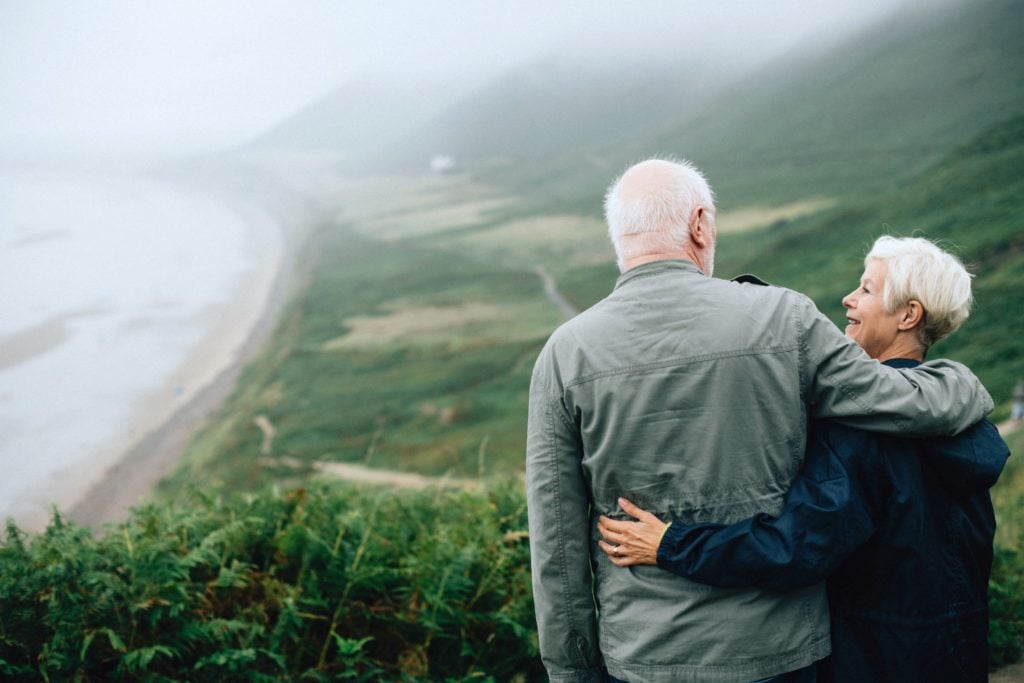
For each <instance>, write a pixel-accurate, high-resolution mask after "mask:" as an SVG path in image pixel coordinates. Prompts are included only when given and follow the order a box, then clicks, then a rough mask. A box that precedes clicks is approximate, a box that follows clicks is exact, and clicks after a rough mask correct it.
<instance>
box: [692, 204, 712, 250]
mask: <svg viewBox="0 0 1024 683" xmlns="http://www.w3.org/2000/svg"><path fill="white" fill-rule="evenodd" d="M689 227H690V239H691V240H692V241H693V243H694V244H696V245H697V246H698V247H700V248H701V249H704V248H705V247H707V246H708V245H710V244H711V233H710V230H709V228H708V222H707V221H706V220H704V207H703V206H698V207H697V208H696V209H694V210H693V213H691V214H690V226H689Z"/></svg>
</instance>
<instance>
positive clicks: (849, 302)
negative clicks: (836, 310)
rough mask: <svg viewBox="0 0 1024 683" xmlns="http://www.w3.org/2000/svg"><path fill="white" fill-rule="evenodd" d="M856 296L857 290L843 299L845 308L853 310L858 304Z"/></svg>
mask: <svg viewBox="0 0 1024 683" xmlns="http://www.w3.org/2000/svg"><path fill="white" fill-rule="evenodd" d="M855 294H857V290H856V289H855V290H853V291H852V292H850V293H849V294H847V295H846V296H844V297H843V307H845V308H853V305H854V304H855V303H856V301H855V300H854V298H853V297H854V295H855Z"/></svg>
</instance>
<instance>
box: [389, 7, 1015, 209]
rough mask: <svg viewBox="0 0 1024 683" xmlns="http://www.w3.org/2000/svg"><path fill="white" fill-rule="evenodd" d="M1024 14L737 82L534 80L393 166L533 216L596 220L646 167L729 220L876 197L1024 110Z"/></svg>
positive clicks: (959, 20)
mask: <svg viewBox="0 0 1024 683" xmlns="http://www.w3.org/2000/svg"><path fill="white" fill-rule="evenodd" d="M1022 31H1024V6H1022V5H1021V4H1020V3H1019V2H1016V1H1015V0H979V1H978V2H963V3H956V4H948V3H942V4H938V5H936V6H934V7H930V8H922V7H920V6H918V7H910V8H905V9H904V10H902V11H900V12H898V13H897V14H895V15H893V16H890V17H887V18H886V19H885V20H883V21H880V22H879V23H878V24H877V25H875V26H872V27H869V28H868V29H866V30H864V31H863V32H861V33H858V34H857V35H855V36H852V37H850V38H849V39H847V40H846V41H845V42H844V43H842V44H840V45H835V44H832V45H828V46H827V47H826V46H821V45H818V46H813V47H810V48H808V49H807V50H800V51H796V52H794V53H793V54H790V55H787V56H785V57H783V58H780V59H778V60H775V61H772V62H770V63H767V64H764V65H763V66H762V67H761V68H760V69H758V70H756V71H755V72H753V73H749V74H747V75H746V76H744V77H742V78H737V77H736V76H735V75H729V74H725V75H719V74H714V73H711V72H710V70H709V69H708V68H707V67H704V66H702V65H700V64H693V63H677V64H668V65H644V64H632V65H628V66H626V67H625V68H623V69H622V70H621V71H616V72H614V73H610V72H600V71H597V70H595V69H594V68H587V67H583V66H579V65H575V66H570V65H559V64H558V63H542V64H533V65H530V66H529V67H528V68H524V69H522V70H520V71H516V72H513V73H510V74H508V75H507V76H506V77H505V78H503V79H502V80H501V81H499V82H497V83H495V84H493V85H492V86H490V87H488V88H486V89H484V90H483V91H480V92H477V93H474V94H473V95H472V96H470V97H468V98H467V99H466V100H464V101H463V102H461V103H460V104H458V105H456V106H454V107H452V108H451V109H449V110H448V111H446V112H445V113H443V114H442V115H440V116H438V117H437V118H436V119H435V120H434V121H432V122H431V123H430V124H428V125H425V126H422V127H420V128H418V129H416V130H415V131H414V132H413V133H411V134H410V135H409V136H408V137H407V138H405V139H404V140H403V141H402V143H401V144H400V145H397V146H396V147H394V148H392V150H391V151H390V152H388V153H387V154H386V155H385V156H384V158H385V159H390V160H392V162H395V161H401V160H404V163H405V164H406V165H407V166H411V167H414V168H415V167H417V166H416V164H421V163H422V159H424V158H426V155H428V154H430V153H433V152H436V151H438V150H445V151H446V152H448V153H452V154H454V155H455V156H456V157H457V158H458V159H459V161H460V163H462V165H463V167H464V169H465V170H466V171H467V172H469V173H471V174H473V175H474V177H476V178H477V179H478V180H484V181H487V182H493V183H496V184H499V185H501V186H503V187H507V188H510V189H511V190H513V191H514V192H516V193H518V194H520V195H522V202H523V206H524V211H527V212H530V211H535V210H538V209H544V210H552V209H555V210H563V209H564V208H566V207H571V208H573V209H575V210H584V211H585V210H591V211H593V210H595V209H594V207H597V206H599V202H598V201H596V200H597V199H598V198H599V197H600V193H601V191H602V190H603V188H604V187H605V186H606V185H607V183H608V180H609V179H610V178H611V177H612V176H614V175H615V173H617V172H618V171H620V170H621V169H623V168H624V167H625V166H626V165H628V164H629V163H631V162H633V161H636V160H637V159H639V158H643V157H646V156H650V155H652V154H678V155H682V156H685V157H687V158H690V159H692V160H694V161H695V162H697V163H698V165H699V166H700V167H701V168H703V169H705V171H706V172H707V173H708V174H709V176H710V177H711V178H712V179H714V185H715V187H716V190H717V191H718V193H719V197H720V200H721V204H722V205H723V206H743V205H750V204H779V203H784V202H788V201H792V200H794V199H798V198H801V197H806V196H811V195H827V196H834V195H847V194H851V193H860V192H876V191H880V190H884V189H886V188H887V187H890V186H891V185H892V183H893V182H896V181H898V180H899V179H902V178H907V177H910V176H913V175H915V174H917V173H919V172H921V171H922V170H923V169H925V168H927V167H928V166H929V165H930V164H932V163H934V162H935V161H936V160H938V159H939V158H941V157H942V156H943V155H944V154H945V152H946V151H947V150H948V149H949V148H951V147H952V146H954V145H957V144H962V143H963V142H965V141H966V140H968V139H970V138H971V136H973V135H975V134H976V133H978V132H979V131H981V130H983V129H985V128H986V127H987V126H989V125H991V124H993V123H995V122H997V121H1000V120H1003V119H1006V118H1008V117H1010V116H1012V115H1014V114H1015V113H1017V112H1019V111H1022V110H1024V69H1022V68H1021V66H1022V65H1024V43H1022V41H1020V40H1019V36H1020V35H1021V33H1022Z"/></svg>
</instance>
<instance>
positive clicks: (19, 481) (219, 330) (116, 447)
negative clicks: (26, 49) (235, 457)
mask: <svg viewBox="0 0 1024 683" xmlns="http://www.w3.org/2000/svg"><path fill="white" fill-rule="evenodd" d="M37 175H38V174H37ZM164 175H165V177H161V178H153V177H146V178H137V177H131V178H125V177H121V176H109V177H108V176H104V177H102V178H99V179H97V178H96V177H92V178H89V179H87V181H79V180H77V179H76V180H75V181H74V182H75V183H78V185H69V187H71V190H68V189H67V187H62V186H60V185H59V184H56V183H54V182H53V181H52V179H50V178H48V177H47V178H45V181H46V182H45V183H41V182H40V181H39V179H38V177H36V178H32V179H31V180H32V181H34V182H35V183H36V185H38V191H39V192H40V193H43V192H44V191H45V190H46V188H47V187H54V188H57V189H56V190H55V191H54V194H55V196H57V197H60V196H61V195H62V193H63V195H65V196H64V197H63V198H64V200H65V201H66V202H67V203H68V204H69V207H68V208H66V209H61V210H62V211H64V214H59V215H58V216H57V217H58V218H59V219H60V222H62V224H66V225H71V226H74V227H73V228H68V229H67V230H66V231H65V230H64V229H63V228H54V227H53V226H51V225H48V222H49V223H54V222H57V221H55V219H54V216H52V215H50V214H46V213H45V212H44V211H42V210H40V209H37V208H34V207H31V206H28V205H27V204H25V200H23V199H22V198H23V197H24V196H26V189H25V188H26V187H27V188H29V190H32V189H33V186H32V185H31V184H26V183H24V182H22V183H21V185H17V183H13V181H10V178H8V180H9V181H10V182H9V183H8V184H9V185H11V184H12V183H13V184H14V185H15V186H16V189H17V190H18V191H19V192H20V194H19V195H18V197H19V198H18V199H17V201H20V202H22V204H23V206H21V207H20V208H19V211H20V213H17V212H15V217H14V220H13V221H12V220H8V221H7V222H8V223H11V224H12V225H14V228H15V229H14V230H13V231H12V232H5V233H4V234H3V235H2V236H0V266H4V265H6V271H5V272H6V273H7V277H6V279H4V276H0V286H2V287H3V289H4V297H5V303H4V309H3V316H2V320H0V409H3V411H4V414H3V416H2V417H0V430H2V432H0V466H2V467H3V468H4V470H5V472H6V474H7V476H6V477H5V479H4V481H3V484H2V490H0V493H2V495H0V514H2V516H4V517H9V518H13V519H14V520H15V522H16V523H17V524H18V525H19V526H20V527H21V528H24V529H29V530H38V529H41V528H43V527H44V526H45V525H46V524H47V522H48V521H49V519H50V516H51V514H52V509H53V506H56V507H57V508H58V509H59V510H61V511H62V514H64V515H65V516H66V517H69V518H70V519H72V520H73V521H75V522H78V523H81V524H85V525H90V526H95V525H99V524H102V523H104V522H109V521H116V520H119V519H123V518H124V517H125V516H126V515H127V512H128V509H129V508H130V507H132V506H134V505H136V504H138V503H140V502H141V501H143V500H144V499H145V498H146V496H147V495H148V494H149V493H150V492H151V491H152V489H153V487H154V486H155V485H156V483H157V482H158V481H159V480H160V479H161V478H162V477H163V476H165V475H166V474H168V473H169V472H170V471H171V470H172V469H173V467H174V465H175V463H176V461H177V459H178V458H179V456H180V454H181V452H182V450H183V449H184V447H185V446H186V444H187V443H188V440H189V438H190V437H191V435H192V434H193V433H194V432H195V431H196V430H197V429H198V428H199V427H200V426H201V425H202V424H203V423H204V421H205V420H206V419H208V418H209V416H210V415H211V414H212V413H213V412H215V411H216V410H217V408H218V406H219V405H220V403H221V402H222V401H223V400H224V399H225V398H226V397H227V396H228V395H229V394H230V392H231V390H232V389H233V387H234V384H235V381H236V380H237V378H238V375H239V374H240V372H241V370H242V368H243V367H244V365H245V363H246V361H247V360H249V359H250V358H252V356H253V355H254V354H255V353H256V352H257V351H258V350H259V348H260V346H261V344H262V343H263V341H265V340H266V338H267V337H268V336H269V334H270V332H271V331H272V330H273V326H274V324H275V322H276V320H277V318H278V316H279V314H280V312H281V310H282V308H283V306H284V304H285V302H286V300H287V297H288V292H289V283H290V275H291V273H292V269H293V265H294V254H295V247H296V245H297V243H298V242H299V241H300V240H301V235H302V234H303V232H304V230H305V228H306V226H307V225H308V224H309V221H310V216H311V209H310V205H309V202H307V201H304V200H303V199H302V196H301V193H299V192H297V191H296V190H295V188H290V189H283V188H281V187H280V186H277V185H275V184H274V181H273V179H272V178H270V177H269V176H268V175H267V174H262V175H259V174H257V175H255V176H252V177H249V178H248V179H247V181H246V182H245V183H243V184H244V185H245V187H246V188H247V189H246V190H245V191H239V188H238V185H239V178H240V174H239V172H238V169H234V170H232V171H230V172H228V171H226V170H224V169H220V170H217V171H210V170H209V169H207V172H205V173H202V174H199V175H200V176H201V177H200V178H197V177H196V174H195V173H194V172H192V171H189V172H185V173H180V174H178V177H175V174H174V173H169V174H164ZM226 178H230V179H231V182H221V181H223V180H224V179H226ZM2 180H3V176H2V175H0V181H2ZM63 180H66V178H64V179H62V181H63ZM46 183H49V185H47V184H46ZM260 185H262V188H263V189H262V191H258V192H253V191H252V189H253V187H254V186H260ZM11 192H13V190H11ZM27 194H28V196H31V191H29V192H27ZM97 196H100V198H101V199H102V198H103V197H106V199H107V200H111V201H108V205H105V206H101V207H100V209H96V214H97V216H98V218H94V219H93V220H94V221H96V222H98V223H99V224H100V225H99V227H97V228H95V232H94V233H92V234H90V233H89V232H88V231H89V230H90V229H91V228H89V226H88V225H86V224H87V223H88V221H89V220H90V216H89V215H88V212H86V215H85V216H83V215H82V212H81V211H80V209H79V207H76V206H74V204H75V202H76V201H77V202H85V201H92V200H93V199H94V198H96V197H97ZM3 197H4V195H3V194H2V192H0V198H3ZM7 200H8V201H7V203H8V205H10V204H12V203H14V201H15V200H12V199H11V195H10V194H8V195H7ZM135 204H139V205H140V206H139V207H137V208H138V211H137V212H136V213H134V214H133V213H131V211H132V210H133V206H134V205H135ZM0 208H3V207H0ZM8 209H9V206H8ZM29 209H31V210H29ZM154 209H155V211H153V213H154V214H161V215H162V217H161V216H160V215H158V216H155V217H153V218H152V219H151V220H152V224H153V225H154V226H156V227H154V228H152V229H153V230H154V231H160V234H159V235H157V234H156V233H154V235H152V236H150V235H147V236H145V237H144V238H143V237H139V242H140V244H141V245H142V246H140V247H138V249H137V250H136V251H135V252H133V251H132V248H133V247H132V244H131V241H132V240H133V239H135V238H136V236H137V233H138V231H139V230H140V229H142V228H141V227H140V221H141V220H142V219H140V218H139V215H142V214H141V213H140V212H142V211H150V210H154ZM46 211H51V209H50V208H47V209H46ZM103 211H105V212H107V213H106V214H103V213H102V212H103ZM8 213H11V211H10V210H8ZM41 214H45V215H41ZM168 216H169V217H170V218H168ZM4 218H7V219H10V216H4ZM172 218H173V220H171V219H172ZM118 220H120V221H122V222H123V223H124V225H125V227H124V228H123V232H122V233H117V230H118V227H117V221H118ZM146 220H147V225H146V229H149V228H150V226H149V224H148V221H150V219H146ZM161 221H163V222H162V223H161ZM185 222H187V223H188V225H189V226H192V225H195V226H196V228H195V230H193V231H192V232H189V231H188V230H186V229H184V228H182V227H181V226H182V225H183V224H184V223H185ZM76 230H77V231H78V232H75V231H76ZM168 231H170V232H171V233H174V232H175V231H177V234H176V235H175V234H172V235H170V236H168V235H167V234H165V233H167V232H168ZM104 239H109V240H110V241H111V242H112V244H113V245H114V246H113V247H111V249H113V248H121V247H124V251H125V253H127V254H128V256H127V257H125V260H126V261H130V263H118V260H117V259H118V257H113V256H111V257H110V258H108V260H107V261H106V262H102V259H101V257H100V256H98V255H97V254H93V253H89V247H90V246H91V245H94V243H95V242H96V241H97V240H99V241H100V242H102V241H103V240H104ZM147 240H148V241H149V242H153V241H156V242H157V243H156V244H148V243H147ZM61 250H64V251H67V252H68V254H70V255H71V256H72V258H70V259H67V260H61V259H62V253H61ZM83 252H84V253H83ZM133 257H134V261H138V260H142V261H145V260H146V259H149V258H152V259H153V261H152V263H141V264H140V263H134V261H133ZM97 258H100V259H101V265H100V268H99V269H96V270H93V271H90V272H84V271H83V272H82V273H78V274H76V269H82V268H84V266H82V265H81V261H82V259H97ZM5 259H6V261H5ZM33 259H34V260H33ZM168 261H171V263H170V264H168V263H167V262H168ZM133 266H138V267H137V268H136V269H135V270H133V269H132V268H133ZM19 268H20V269H21V270H20V271H18V272H14V271H17V270H18V269H19ZM119 269H120V270H119ZM162 269H163V270H162ZM111 273H113V274H112V275H111ZM54 280H56V281H66V282H64V284H65V285H66V288H65V289H63V290H57V289H55V290H54V291H38V290H39V289H41V288H42V289H44V290H45V289H46V287H49V286H50V285H49V283H50V282H51V281H54ZM90 288H92V290H94V291H89V290H90ZM134 289H137V290H138V291H137V292H134V291H132V290H134Z"/></svg>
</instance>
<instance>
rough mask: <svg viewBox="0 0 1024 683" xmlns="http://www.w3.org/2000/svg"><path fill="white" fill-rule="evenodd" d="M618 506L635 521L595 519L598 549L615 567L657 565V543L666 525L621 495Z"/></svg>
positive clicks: (603, 517) (606, 518)
mask: <svg viewBox="0 0 1024 683" xmlns="http://www.w3.org/2000/svg"><path fill="white" fill-rule="evenodd" d="M619 506H620V507H621V508H622V510H623V511H624V512H625V513H626V514H627V515H629V516H630V517H632V518H633V519H635V520H636V521H635V522H617V521H615V520H614V519H609V518H608V517H605V516H604V515H601V517H600V518H599V519H598V520H597V530H598V531H600V532H601V536H603V537H604V540H600V541H598V544H599V545H600V546H601V550H603V551H604V552H605V554H607V555H608V558H609V559H610V560H611V561H612V564H614V565H615V566H616V567H631V566H633V565H635V564H658V544H659V543H661V537H662V536H663V535H664V534H665V529H667V528H668V524H667V523H665V522H663V521H661V520H660V519H658V518H657V517H655V516H654V515H652V514H651V513H650V512H647V511H646V510H641V509H640V508H638V507H637V506H636V505H633V503H631V502H629V501H628V500H626V499H625V498H619Z"/></svg>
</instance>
